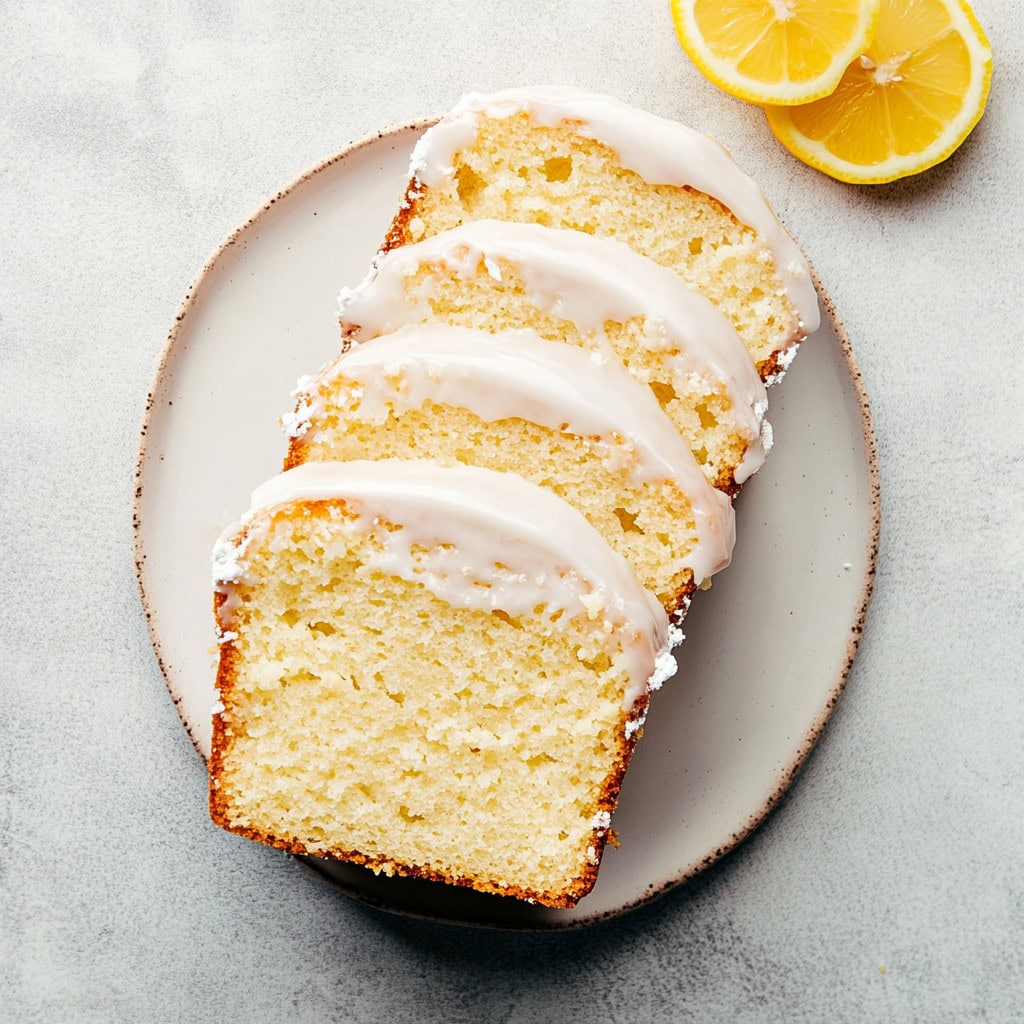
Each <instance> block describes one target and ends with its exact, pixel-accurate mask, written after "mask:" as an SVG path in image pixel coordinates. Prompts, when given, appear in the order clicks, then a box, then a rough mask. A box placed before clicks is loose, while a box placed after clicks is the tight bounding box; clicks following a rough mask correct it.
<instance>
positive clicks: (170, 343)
mask: <svg viewBox="0 0 1024 1024" xmlns="http://www.w3.org/2000/svg"><path fill="white" fill-rule="evenodd" d="M437 120H438V117H436V116H434V117H424V118H418V119H415V120H412V121H407V122H402V123H399V124H395V125H392V126H390V127H387V128H385V129H383V130H380V131H376V132H370V133H367V134H366V135H364V136H362V137H360V138H358V139H356V140H354V141H352V142H351V143H349V144H348V145H347V146H345V147H344V148H343V149H341V150H339V151H338V152H337V153H335V154H333V155H332V156H330V157H327V158H326V159H324V160H322V161H321V162H320V163H318V164H316V165H315V166H314V167H312V168H310V169H309V170H307V171H305V172H303V173H302V174H300V175H299V176H298V177H296V178H295V179H294V180H293V181H292V182H291V183H290V184H288V185H287V186H285V187H284V188H282V189H281V190H279V191H278V192H276V193H275V194H274V195H273V196H272V197H271V198H270V199H268V200H266V201H265V202H264V203H263V204H262V205H261V206H260V207H259V208H258V209H257V210H256V211H255V212H254V213H253V214H252V215H251V216H250V217H248V218H247V219H246V221H245V222H244V223H243V224H241V225H240V226H239V227H237V228H236V229H235V230H233V231H232V232H231V233H230V234H229V235H228V236H227V237H226V238H225V239H224V241H223V242H222V243H221V244H220V245H219V246H218V247H217V248H216V249H215V250H214V252H213V253H212V255H211V256H210V257H209V258H208V259H207V260H206V262H205V263H204V264H203V266H202V268H201V270H200V271H199V273H198V274H197V275H196V277H195V278H194V280H193V281H192V284H191V285H190V286H189V288H188V290H187V292H186V294H185V297H184V299H183V300H182V302H181V304H180V306H179V308H178V310H177V313H176V315H175V317H174V321H173V323H172V326H171V328H170V330H169V332H168V335H167V338H166V340H165V342H164V345H163V347H162V349H161V351H160V354H159V356H158V358H157V363H156V368H155V370H154V373H153V376H152V378H151V385H150V389H149V392H148V394H147V396H146V403H145V408H144V411H143V414H142V423H141V429H140V441H139V449H138V455H137V458H136V461H135V467H134V474H133V512H132V533H133V551H134V561H135V575H136V582H137V584H138V588H139V595H140V599H141V605H142V611H143V615H144V617H145V620H146V626H147V630H148V633H149V637H150V642H151V644H152V647H153V651H154V654H155V656H156V659H157V663H158V665H159V667H160V670H161V673H162V675H163V677H164V682H165V684H166V686H167V690H168V693H169V695H170V697H171V700H172V701H173V703H174V705H175V708H177V709H178V710H179V713H180V703H181V697H180V696H179V694H178V693H177V692H176V690H175V686H174V683H173V681H172V679H171V673H170V671H169V667H168V664H167V660H166V658H165V656H164V653H163V650H162V646H161V642H160V637H159V633H158V631H157V622H156V616H155V612H154V610H153V608H152V607H151V603H150V601H149V599H148V597H147V592H146V586H145V581H144V574H145V562H146V553H145V550H144V546H143V540H142V528H141V527H142V521H141V504H142V492H143V479H144V475H145V469H146V461H147V435H148V433H149V429H150V425H151V419H152V413H153V409H154V404H155V401H156V395H157V393H158V391H159V384H160V381H161V378H162V376H163V375H164V372H165V370H166V367H167V364H168V361H169V359H170V357H171V354H172V351H173V349H174V346H175V343H176V342H177V340H178V335H179V333H180V331H181V329H182V325H183V323H184V321H185V320H186V318H187V316H188V314H189V312H190V311H191V310H192V308H193V306H194V305H195V302H196V300H197V297H198V294H199V290H200V288H201V286H202V284H203V282H204V280H205V279H206V278H207V277H208V276H209V275H210V273H211V272H212V271H213V269H214V268H215V267H216V266H217V264H218V261H219V260H220V259H221V257H222V256H223V255H224V253H225V252H226V251H227V250H228V249H229V248H230V247H231V246H232V245H234V244H235V243H236V241H237V240H238V239H239V238H240V237H241V236H242V235H243V234H244V233H245V232H246V231H247V230H249V229H250V228H251V227H252V226H253V225H254V224H255V223H256V222H257V221H258V220H259V218H260V217H261V216H263V215H264V214H265V213H267V212H268V211H270V210H271V209H272V208H273V207H274V206H275V205H276V204H277V202H278V201H279V200H281V199H283V198H284V197H286V196H288V195H289V194H290V193H291V192H293V191H294V190H295V189H297V188H298V187H300V186H301V185H302V184H303V183H304V182H306V181H308V180H309V179H311V178H313V177H315V176H316V175H318V174H320V173H321V172H323V171H325V170H326V169H328V168H330V167H332V166H333V165H335V164H337V163H339V162H340V161H343V160H345V159H346V158H348V157H350V156H352V155H353V154H355V153H356V152H358V151H359V150H361V149H363V148H365V147H367V146H371V145H374V144H375V143H378V142H380V141H382V140H385V139H388V138H392V137H395V136H399V135H401V134H403V133H405V132H408V131H413V130H416V131H423V130H425V129H427V128H429V127H430V126H431V125H433V124H435V123H436V122H437ZM808 262H810V261H808ZM811 277H812V279H813V282H814V286H815V289H816V291H817V294H818V296H819V299H820V302H821V304H822V307H823V312H824V314H825V316H826V317H827V318H828V320H829V322H830V324H831V326H832V328H833V330H834V332H835V334H836V338H837V340H838V343H839V349H840V355H841V356H842V359H843V362H844V363H845V366H846V371H847V374H848V377H849V382H850V385H851V387H852V388H853V391H854V394H855V396H856V399H857V404H858V406H859V412H860V421H861V431H862V436H863V442H864V452H865V458H866V469H867V477H868V486H869V500H870V528H869V532H868V537H867V554H866V570H865V573H864V578H863V580H862V584H861V592H860V596H859V600H858V602H857V610H856V614H855V617H854V621H853V625H852V627H851V631H850V638H849V640H848V642H847V648H846V655H845V659H844V661H843V664H842V666H841V669H840V671H839V673H838V676H837V678H836V679H835V682H834V684H833V686H832V687H831V689H830V691H829V692H828V698H827V700H826V701H825V703H824V706H823V707H822V709H821V712H820V713H819V715H818V717H817V718H816V719H815V721H814V722H813V723H812V724H811V726H810V727H809V728H808V729H807V730H806V732H805V734H804V736H803V740H802V743H801V745H800V747H799V750H798V753H797V754H796V756H795V757H794V758H793V759H792V760H791V761H790V762H789V764H788V765H786V766H785V767H784V768H783V770H782V771H781V772H780V773H779V774H778V776H777V778H776V781H775V783H774V786H773V788H772V790H771V793H770V795H769V796H768V798H767V799H766V800H765V802H764V804H763V805H762V806H761V807H760V808H759V809H758V810H757V811H755V812H754V813H752V814H751V815H750V817H749V819H748V821H747V822H746V824H745V825H744V826H743V827H741V828H739V829H737V830H735V831H734V832H732V834H731V835H730V837H729V839H728V840H727V841H725V842H723V843H722V844H721V845H719V846H718V847H717V848H716V849H715V850H714V851H712V852H711V853H708V854H707V855H705V856H704V857H702V858H700V859H698V860H695V861H692V862H690V863H689V864H687V865H686V866H684V867H682V868H681V869H680V870H679V871H678V872H676V873H674V874H672V875H671V876H669V877H666V878H663V879H661V880H659V881H657V882H656V883H653V884H652V885H651V886H650V887H649V889H648V891H647V892H646V893H645V894H644V896H643V897H641V898H639V899H636V900H632V901H629V902H626V903H624V904H622V905H621V906H619V907H617V908H616V909H615V910H612V911H605V912H599V913H595V914H593V915H590V916H575V917H572V918H560V917H550V918H546V919H544V920H537V921H533V922H529V921H523V922H504V921H503V922H494V923H492V922H485V921H477V920H461V919H453V918H451V917H446V916H444V915H440V914H429V913H421V912H418V911H415V910H410V909H406V908H403V907H402V906H400V905H396V904H395V903H391V902H388V901H387V900H386V899H378V898H374V897H372V896H370V895H368V894H366V893H364V892H360V891H358V890H356V889H353V888H351V887H348V886H345V885H343V884H342V883H341V882H340V881H339V880H338V879H336V878H334V877H331V876H330V875H328V874H327V873H326V872H325V871H324V870H323V869H322V868H321V867H320V865H319V861H317V860H316V859H315V858H305V857H296V858H294V860H295V862H296V863H297V864H298V865H299V866H301V867H303V868H304V869H305V870H306V871H308V872H310V873H312V874H313V875H315V876H316V877H317V878H319V879H321V880H322V881H324V882H326V883H327V884H329V885H331V886H332V887H333V888H336V889H338V890H340V891H342V892H344V893H346V894H347V895H348V896H350V897H352V898H353V899H356V900H358V901H359V902H361V903H363V904H365V905H367V906H371V907H374V908H375V909H378V910H383V911H386V912H388V913H393V914H396V915H399V916H402V917H408V918H415V919H419V920H424V921H432V922H440V923H445V924H455V925H458V926H462V927H473V928H483V929H491V930H493V929H498V930H509V931H536V932H541V931H545V932H546V931H560V930H572V929H577V928H583V927H588V926H591V925H594V924H599V923H602V922H606V921H609V920H613V919H615V918H618V917H620V916H621V915H622V914H625V913H628V912H630V911H633V910H636V909H638V908H640V907H643V906H646V905H648V904H650V903H652V902H655V901H656V900H658V899H660V898H661V897H663V896H664V895H665V894H666V893H668V892H670V891H672V890H673V889H676V888H678V887H679V886H680V885H683V884H684V883H686V882H688V881H690V880H692V879H693V878H695V877H696V876H697V875H699V874H700V873H701V872H703V871H705V870H707V869H708V868H709V867H711V866H712V865H713V864H715V863H717V862H718V861H720V860H722V859H723V858H724V857H726V856H727V855H728V854H729V853H731V852H732V851H734V850H735V849H736V848H737V847H738V846H740V845H741V844H742V843H743V842H744V841H745V840H746V839H747V838H749V837H750V835H751V834H752V833H753V832H755V831H756V830H757V828H758V827H759V826H760V825H761V824H762V823H763V822H764V821H765V819H766V818H767V817H768V816H769V815H770V814H771V812H772V811H773V810H774V809H775V807H776V806H777V805H778V803H779V801H780V800H781V799H782V797H783V796H784V794H785V793H786V791H787V790H788V789H789V788H790V786H791V785H792V784H793V782H794V780H795V779H796V777H797V775H798V774H799V773H800V770H801V769H802V768H803V766H804V764H805V763H806V761H807V759H808V757H809V756H810V754H811V752H812V750H813V749H814V747H815V745H816V744H817V742H818V740H819V739H820V737H821V735H822V733H823V731H824V729H825V727H826V725H827V724H828V722H829V720H830V718H831V716H832V713H833V711H834V709H835V707H836V705H837V704H838V702H839V699H840V697H841V696H842V693H843V690H844V689H845V686H846V683H847V680H848V678H849V673H850V669H851V667H852V665H853V662H854V659H855V657H856V654H857V649H858V647H859V644H860V640H861V637H862V635H863V631H864V624H865V620H866V617H867V612H868V607H869V604H870V601H871V595H872V591H873V587H874V580H875V573H876V567H877V556H878V548H879V540H880V535H881V483H880V474H879V467H878V452H877V444H876V440H875V431H874V424H873V421H872V415H871V406H870V402H869V399H868V396H867V392H866V389H865V386H864V381H863V376H862V374H861V371H860V368H859V367H858V365H857V361H856V358H855V356H854V353H853V348H852V346H851V344H850V339H849V335H848V334H847V331H846V328H845V325H844V324H843V322H842V320H841V319H840V317H839V315H838V313H837V312H836V309H835V305H834V303H833V301H832V298H831V296H830V295H829V294H828V292H827V291H826V289H825V287H824V285H823V283H822V281H821V279H820V277H819V276H818V274H817V271H816V270H815V269H814V267H813V265H811ZM183 724H184V726H185V729H186V732H187V734H188V736H189V739H190V741H191V742H192V745H193V747H194V748H195V750H196V752H197V753H198V754H199V755H200V757H203V756H204V755H203V753H202V751H201V749H200V747H199V745H198V744H197V742H196V739H195V736H194V735H193V733H192V730H191V728H190V727H189V726H188V724H187V723H186V722H184V719H183Z"/></svg>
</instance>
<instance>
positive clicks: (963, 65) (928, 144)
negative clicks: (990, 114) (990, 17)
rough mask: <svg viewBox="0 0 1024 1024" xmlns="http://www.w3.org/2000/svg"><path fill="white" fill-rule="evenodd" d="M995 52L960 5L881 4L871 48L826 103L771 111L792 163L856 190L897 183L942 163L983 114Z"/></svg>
mask: <svg viewBox="0 0 1024 1024" xmlns="http://www.w3.org/2000/svg"><path fill="white" fill-rule="evenodd" d="M991 80H992V50H991V48H990V47H989V44H988V40H987V39H986V38H985V33H984V32H983V31H982V28H981V26H980V25H979V24H978V22H977V19H976V18H975V17H974V13H973V12H972V11H971V9H970V8H969V7H968V6H967V5H966V4H965V3H963V2H962V0H912V2H910V3H908V2H906V0H883V4H882V13H881V16H880V18H879V20H878V28H877V29H876V32H875V38H874V41H873V42H872V43H871V45H870V46H869V47H868V48H867V51H866V53H864V54H863V55H862V56H861V57H859V58H858V59H857V60H855V61H854V62H853V63H852V64H851V65H850V67H849V68H847V70H846V74H845V75H843V78H842V81H841V82H840V83H839V86H838V87H837V88H836V91H835V92H834V93H832V95H831V96H826V97H825V98H824V99H820V100H816V101H815V102H814V103H808V104H807V105H806V106H801V107H769V108H768V109H767V111H766V112H767V115H768V124H769V125H770V126H771V129H772V131H773V132H774V133H775V136H776V138H778V140H779V141H780V142H781V143H782V144H783V145H784V146H785V147H786V148H787V149H788V150H789V151H790V152H791V153H792V154H793V155H794V156H795V157H797V158H798V159H800V160H802V161H803V162H804V163H805V164H810V165H811V167H816V168H817V169H818V170H819V171H824V172H825V174H829V175H831V176H832V177H833V178H838V179H839V180H840V181H850V182H854V183H856V184H877V183H880V182H883V181H893V180H895V179H896V178H903V177H906V176H907V175H908V174H917V173H918V172H919V171H924V170H927V169H928V168H929V167H933V166H934V165H935V164H937V163H940V162H941V161H943V160H945V159H946V157H948V156H949V155H950V153H952V152H953V150H955V149H956V148H957V147H958V146H959V145H960V143H962V142H963V141H964V139H966V138H967V136H968V135H969V134H970V131H971V129H972V128H973V127H974V126H975V125H976V124H977V123H978V121H979V119H980V118H981V115H982V113H984V110H985V101H986V100H987V99H988V90H989V84H990V82H991Z"/></svg>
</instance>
